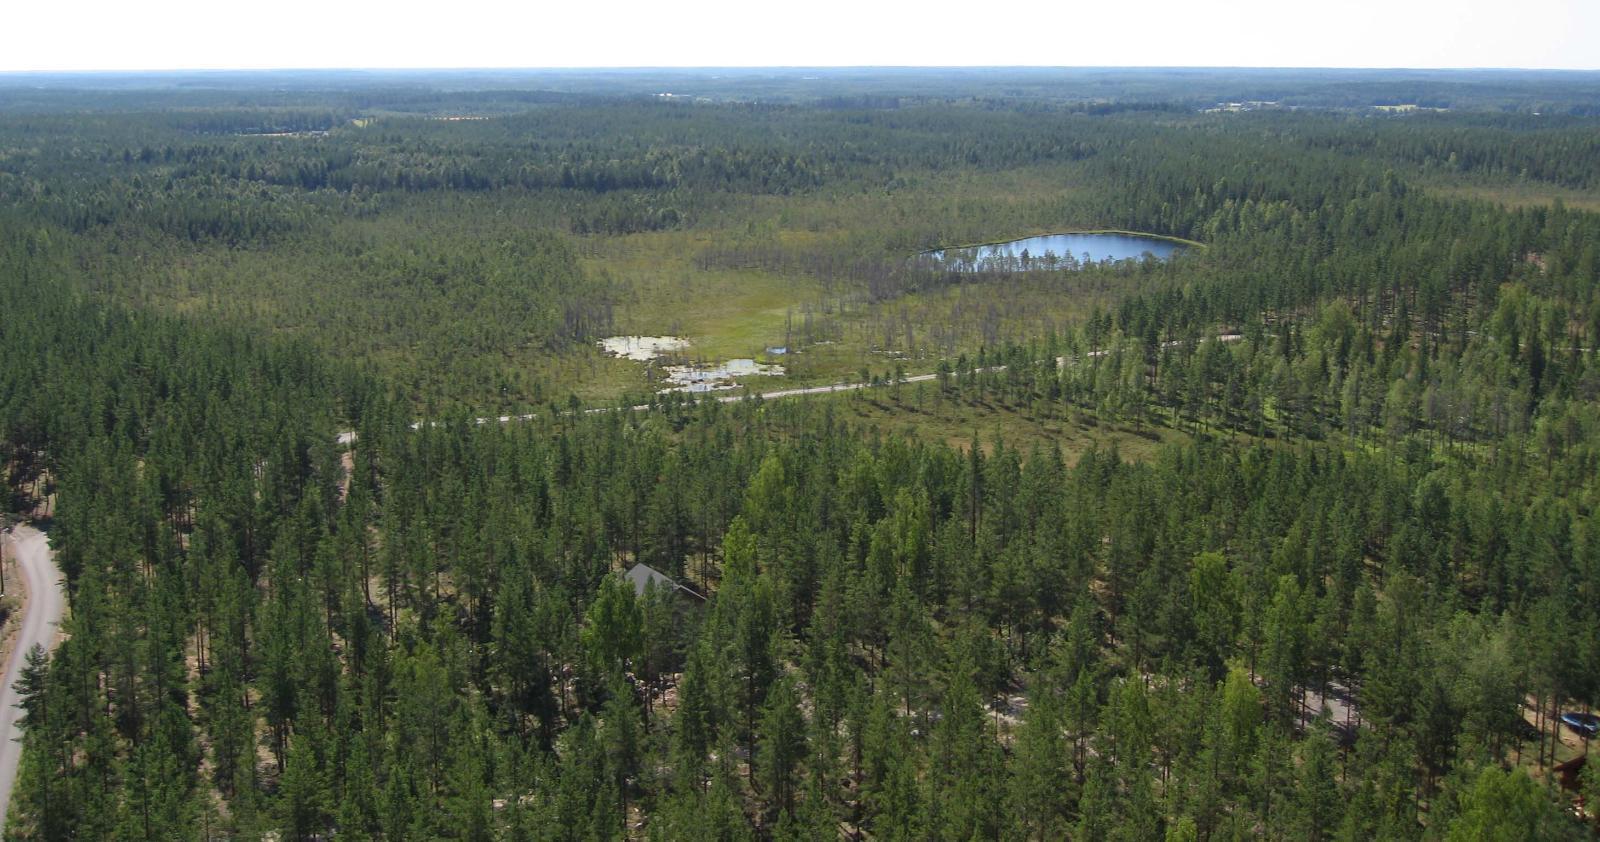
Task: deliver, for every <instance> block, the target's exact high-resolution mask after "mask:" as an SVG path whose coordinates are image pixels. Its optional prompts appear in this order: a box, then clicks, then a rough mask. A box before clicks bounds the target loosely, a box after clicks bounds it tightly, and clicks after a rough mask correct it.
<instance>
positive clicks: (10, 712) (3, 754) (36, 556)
mask: <svg viewBox="0 0 1600 842" xmlns="http://www.w3.org/2000/svg"><path fill="white" fill-rule="evenodd" d="M0 540H4V541H5V543H6V552H8V553H10V554H11V557H12V558H15V559H16V560H17V567H18V568H19V569H21V571H22V575H23V577H24V578H26V579H27V582H28V585H27V587H28V598H27V601H26V602H25V603H24V605H23V615H22V627H21V628H20V629H19V630H18V631H17V640H16V644H15V645H14V646H12V648H11V656H10V657H9V658H7V659H6V672H5V677H4V682H5V684H4V686H0V834H3V833H4V831H5V824H6V808H7V807H8V806H9V805H10V804H11V786H12V784H15V783H16V781H17V765H18V763H19V762H20V761H21V760H22V743H21V742H20V741H19V740H20V738H21V736H22V735H21V734H20V733H19V732H18V731H17V728H16V724H17V719H18V717H20V716H21V715H22V710H21V709H20V708H18V707H17V702H18V701H20V699H19V698H18V696H17V691H16V688H15V687H14V686H13V685H15V684H16V683H17V679H18V678H19V677H20V676H21V674H22V665H23V664H24V663H26V661H27V653H28V650H30V649H32V648H33V647H34V646H43V647H44V648H45V649H50V648H51V647H52V646H53V645H54V644H55V639H56V627H57V626H58V625H60V624H61V613H62V611H63V610H64V609H65V608H66V601H65V599H64V598H63V597H62V594H61V572H60V571H59V570H57V569H56V563H55V559H54V557H53V553H51V551H50V539H49V538H48V537H47V536H46V535H45V534H44V533H43V532H40V531H39V530H37V529H34V528H33V527H31V526H18V527H16V528H15V529H13V530H12V532H11V534H10V535H8V536H5V537H4V538H3V539H0Z"/></svg>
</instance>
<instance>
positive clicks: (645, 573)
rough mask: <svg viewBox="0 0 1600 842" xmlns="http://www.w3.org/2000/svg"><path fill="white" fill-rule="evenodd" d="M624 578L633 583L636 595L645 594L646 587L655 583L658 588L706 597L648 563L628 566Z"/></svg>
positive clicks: (699, 597)
mask: <svg viewBox="0 0 1600 842" xmlns="http://www.w3.org/2000/svg"><path fill="white" fill-rule="evenodd" d="M622 578H624V579H627V580H628V582H629V583H630V584H632V585H633V595H634V596H644V591H645V588H647V587H649V586H650V585H652V584H654V585H655V586H656V590H662V589H664V588H665V589H668V590H672V591H676V592H678V593H682V594H686V595H688V596H692V597H694V598H695V599H705V597H703V596H701V595H700V594H697V593H695V592H694V591H692V590H690V589H688V588H686V587H684V586H683V585H680V584H678V583H677V582H674V581H672V577H670V576H668V575H667V574H665V573H662V572H661V571H660V570H657V569H655V568H654V567H651V566H650V565H648V564H635V565H634V566H632V567H630V568H628V572H626V573H624V574H622Z"/></svg>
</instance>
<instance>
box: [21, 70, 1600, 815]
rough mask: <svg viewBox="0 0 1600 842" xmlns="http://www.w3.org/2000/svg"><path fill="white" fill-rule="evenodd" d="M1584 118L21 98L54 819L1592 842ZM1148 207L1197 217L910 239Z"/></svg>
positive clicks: (377, 83)
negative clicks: (753, 361) (1581, 719)
mask: <svg viewBox="0 0 1600 842" xmlns="http://www.w3.org/2000/svg"><path fill="white" fill-rule="evenodd" d="M813 75H816V76H819V78H816V79H812V78H807V77H809V76H813ZM664 93H672V94H674V96H670V97H668V96H661V95H660V94H664ZM1229 104H1239V105H1240V108H1238V109H1235V110H1229V109H1228V108H1227V107H1226V106H1228V105H1229ZM1397 105H1407V106H1412V105H1414V106H1418V108H1417V109H1407V110H1382V109H1379V108H1377V107H1376V106H1397ZM1219 106H1222V107H1223V110H1217V109H1218V107H1219ZM1246 106H1248V107H1246ZM1434 109H1437V110H1434ZM1597 109H1600V81H1597V78H1596V77H1594V76H1593V75H1587V74H1544V73H1512V72H1493V73H1491V72H1456V73H1449V72H1414V73H1380V72H1377V71H1328V72H1310V71H1295V72H1289V71H1193V72H1187V71H1185V72H1158V71H1123V70H1106V71H1090V70H1074V71H1046V70H1039V71H1020V70H1006V71H1000V70H996V71H954V70H950V71H944V70H931V71H911V70H906V71H867V70H861V71H849V70H838V71H823V72H819V73H815V74H813V73H810V72H805V71H798V70H797V71H792V72H789V71H784V72H779V71H772V72H765V73H760V74H757V73H754V72H749V73H745V74H739V73H735V74H732V75H726V76H719V75H718V74H715V73H712V72H711V71H705V72H698V71H694V72H691V71H673V72H667V71H662V72H655V73H642V72H641V73H623V72H611V73H600V72H577V71H573V72H566V73H556V72H532V71H530V72H528V73H526V74H517V73H510V72H506V73H470V74H469V73H458V74H441V75H434V76H429V75H426V74H403V73H395V74H371V75H366V74H344V73H328V74H322V75H319V74H311V73H305V74H213V75H202V76H138V75H134V76H125V77H123V76H79V77H73V76H0V291H3V294H0V301H3V302H4V307H3V310H0V475H3V477H4V479H5V481H6V489H7V498H6V499H7V509H6V510H7V511H8V512H9V513H12V514H13V515H14V516H15V517H18V518H22V517H33V518H35V519H36V520H38V521H39V524H40V526H41V527H42V528H45V529H47V530H48V533H49V535H50V543H51V546H52V547H53V548H54V550H55V558H56V561H57V563H58V565H59V566H60V568H61V571H62V574H63V576H64V581H65V586H66V589H67V593H68V598H69V603H70V613H69V616H68V618H67V620H66V621H65V623H64V626H63V631H64V632H65V634H64V636H63V640H62V641H61V643H60V644H59V646H58V647H57V648H56V649H55V650H54V652H53V654H50V655H49V656H48V657H47V656H46V655H45V654H44V653H42V652H36V653H31V654H30V655H29V658H28V664H27V667H26V669H25V670H24V673H23V676H22V679H21V681H20V682H19V685H18V686H19V689H20V690H21V691H22V693H23V695H24V698H25V701H24V709H25V719H24V722H23V726H22V735H21V738H22V740H23V745H24V754H23V765H22V769H21V774H20V778H19V782H18V785H17V788H16V790H15V793H14V796H13V799H12V803H11V806H10V812H9V814H8V816H7V827H6V828H5V834H6V838H8V839H19V840H22V839H30V840H31V839H49V840H56V839H63V840H64V839H161V840H169V839H280V840H290V839H294V840H313V839H330V838H331V839H340V840H343V839H357V840H359V839H373V840H379V839H381V840H407V839H419V840H420V839H470V840H524V839H526V840H532V839H573V840H580V839H581V840H589V839H725V840H735V839H784V840H787V839H796V840H798V839H818V838H849V839H874V840H890V839H952V840H955V839H959V840H972V839H1006V840H1011V839H1017V840H1033V839H1039V840H1044V839H1083V840H1149V839H1163V838H1165V839H1168V840H1223V839H1245V838H1260V837H1267V838H1273V839H1285V840H1368V839H1393V840H1476V839H1523V838H1526V839H1574V840H1576V839H1584V838H1593V836H1594V835H1595V833H1596V832H1597V828H1600V820H1597V812H1596V808H1595V805H1597V804H1600V764H1587V763H1586V762H1584V758H1586V757H1588V753H1589V749H1590V740H1589V739H1588V738H1586V737H1584V736H1582V735H1581V734H1580V733H1579V732H1578V731H1576V730H1574V729H1573V727H1571V726H1570V725H1566V724H1563V723H1562V720H1561V717H1562V715H1563V714H1567V713H1582V712H1593V711H1594V708H1595V705H1596V704H1597V702H1600V516H1597V513H1596V509H1597V506H1600V115H1597V113H1596V110H1597ZM1099 230H1118V231H1133V232H1145V233H1150V234H1155V235H1161V236H1167V237H1175V238H1182V239H1184V240H1189V241H1195V242H1196V243H1198V244H1199V245H1196V246H1194V247H1192V248H1190V249H1189V250H1187V251H1186V252H1185V253H1184V254H1183V255H1181V256H1180V257H1178V258H1175V259H1173V260H1170V261H1167V262H1156V261H1150V260H1146V261H1131V262H1126V263H1122V264H1107V265H1095V266H1090V267H1086V268H1073V269H1060V270H1053V271H1038V272H1027V273H1007V272H986V273H964V272H951V271H943V270H940V269H938V268H936V267H930V266H929V265H927V264H926V263H923V262H918V261H915V260H912V259H911V258H912V257H913V256H914V255H916V254H917V253H918V252H921V251H923V250H926V249H931V248H937V247H941V246H948V245H958V244H968V243H974V242H990V241H994V240H997V239H1003V238H1008V237H1019V236H1025V235H1029V234H1035V233H1045V232H1053V231H1099ZM619 333H648V334H673V335H683V336H687V337H690V339H691V340H692V341H693V347H694V348H696V349H699V350H697V351H696V352H695V353H702V354H705V355H708V356H712V355H721V356H722V357H740V356H751V357H755V356H760V355H761V353H762V352H763V351H765V350H766V349H767V348H769V347H770V346H774V345H784V346H787V347H786V348H785V354H784V356H783V357H782V359H781V362H783V363H784V364H785V365H786V366H787V368H788V371H787V376H786V378H785V379H783V380H774V381H773V383H774V385H773V386H772V388H779V387H781V386H786V385H791V384H794V385H819V384H831V383H836V382H847V383H850V384H852V385H860V386H862V387H863V388H860V389H856V390H853V391H850V392H848V393H841V394H827V395H819V396H809V397H786V398H777V399H772V400H764V399H761V398H760V397H757V396H750V397H748V398H747V399H744V400H739V401H733V402H719V401H717V400H715V399H714V398H712V397H698V396H695V395H691V394H683V393H677V392H662V391H660V388H661V384H660V383H658V382H656V380H655V379H654V378H655V377H656V376H657V372H656V371H655V367H654V366H647V365H644V364H636V363H630V362H627V361H623V360H616V359H610V358H607V357H605V356H604V355H603V354H602V353H601V352H600V351H599V349H598V348H596V347H595V345H596V342H597V340H599V339H601V338H603V337H606V336H611V335H614V334H619ZM774 359H777V358H774ZM915 375H927V377H926V378H923V379H920V380H917V381H915V382H913V381H911V380H909V379H908V378H909V377H911V376H915ZM745 385H747V386H749V385H750V384H748V383H747V384H745ZM763 388H764V387H763ZM759 390H760V389H758V388H755V387H752V388H750V389H749V390H748V391H752V392H754V391H759ZM734 394H741V393H734ZM505 414H514V415H517V416H519V417H518V418H514V419H508V420H506V421H504V422H502V421H500V420H498V419H497V418H496V416H500V415H505ZM521 416H525V417H521ZM485 417H487V418H488V420H487V421H485V420H484V419H485ZM996 418H1000V419H1004V420H1003V422H995V421H993V419H996ZM46 513H48V514H49V515H50V517H48V518H47V519H46V518H44V515H45V514H46ZM641 564H642V565H647V566H648V567H649V568H650V569H651V570H653V571H655V572H656V573H657V574H658V576H659V577H662V578H663V579H664V580H665V581H660V582H658V583H657V584H656V585H651V586H649V587H643V586H640V587H637V588H636V587H635V584H636V582H639V581H643V578H642V577H641V576H639V575H638V574H639V571H637V570H635V571H634V572H635V575H634V576H629V577H625V576H624V574H625V573H626V572H627V571H629V570H630V569H633V568H634V567H635V565H641ZM1580 770H1581V771H1580Z"/></svg>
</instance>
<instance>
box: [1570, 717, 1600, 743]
mask: <svg viewBox="0 0 1600 842" xmlns="http://www.w3.org/2000/svg"><path fill="white" fill-rule="evenodd" d="M1561 724H1563V725H1565V726H1567V727H1568V728H1571V729H1572V730H1573V731H1575V732H1577V734H1578V735H1579V736H1581V737H1583V738H1584V739H1586V740H1587V739H1590V738H1591V737H1594V736H1595V735H1597V734H1600V716H1596V715H1594V714H1592V713H1574V712H1573V711H1567V712H1566V713H1563V714H1561Z"/></svg>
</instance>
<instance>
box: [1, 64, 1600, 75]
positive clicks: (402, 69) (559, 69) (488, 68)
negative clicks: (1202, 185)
mask: <svg viewBox="0 0 1600 842" xmlns="http://www.w3.org/2000/svg"><path fill="white" fill-rule="evenodd" d="M786 70H834V71H838V70H857V71H860V70H946V71H950V70H954V71H986V70H1125V71H1126V70H1149V71H1163V70H1165V71H1194V70H1213V71H1230V70H1231V71H1259V72H1271V71H1325V72H1326V71H1347V72H1349V71H1366V72H1377V73H1386V72H1387V73H1415V72H1443V73H1472V72H1477V73H1485V72H1489V73H1576V74H1583V73H1600V66H1597V67H1587V68H1580V67H1524V66H1493V65H1451V66H1435V67H1423V66H1405V65H1227V64H1217V65H1206V64H1172V65H1162V64H1128V65H1115V64H1083V65H1073V64H725V65H718V64H703V65H701V64H696V65H689V64H685V65H674V64H641V65H620V64H619V65H548V66H541V65H521V66H519V65H485V66H472V65H438V66H428V65H404V66H402V65H394V66H386V65H367V66H356V65H349V66H334V65H327V66H310V65H307V66H271V67H267V66H259V67H258V66H249V67H97V68H49V69H38V68H14V69H0V76H52V75H58V76H96V75H113V74H140V73H143V74H165V75H172V74H182V73H198V74H222V73H486V72H489V73H493V72H498V73H552V72H556V73H568V72H649V71H679V72H684V71H691V72H692V71H706V72H710V71H786Z"/></svg>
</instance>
